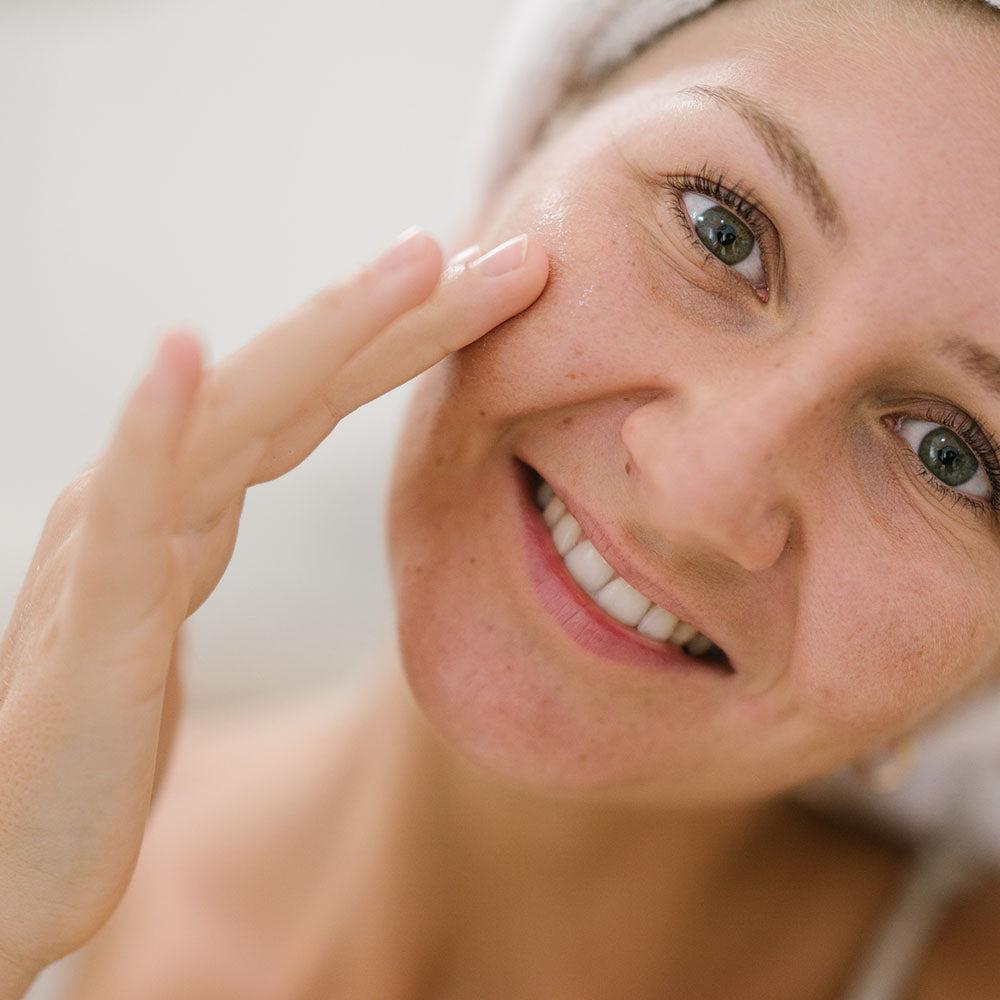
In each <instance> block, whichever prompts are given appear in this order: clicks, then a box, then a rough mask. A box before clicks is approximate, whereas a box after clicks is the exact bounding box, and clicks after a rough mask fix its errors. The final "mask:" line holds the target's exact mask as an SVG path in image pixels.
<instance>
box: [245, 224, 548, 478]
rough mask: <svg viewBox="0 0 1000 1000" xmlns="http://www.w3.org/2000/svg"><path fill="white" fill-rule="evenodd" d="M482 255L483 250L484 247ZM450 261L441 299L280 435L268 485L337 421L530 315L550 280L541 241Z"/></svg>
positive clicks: (267, 461)
mask: <svg viewBox="0 0 1000 1000" xmlns="http://www.w3.org/2000/svg"><path fill="white" fill-rule="evenodd" d="M476 249H478V248H476ZM462 256H463V255H458V257H457V258H453V260H452V261H450V262H449V266H448V268H447V269H446V270H445V272H444V275H443V276H442V278H441V281H440V283H439V284H438V286H437V288H436V289H435V290H434V294H433V295H431V296H430V298H428V299H427V300H426V301H425V302H423V303H421V304H420V305H419V306H417V307H416V308H414V309H411V310H410V311H409V312H407V313H405V314H404V315H402V316H401V317H399V318H398V319H397V320H395V322H393V323H391V324H390V325H389V326H388V327H387V328H386V329H385V330H384V331H383V332H382V333H380V334H379V335H378V336H377V337H375V338H374V339H372V341H371V342H370V343H369V344H368V345H367V346H365V347H364V348H363V349H362V350H361V351H359V352H358V353H357V354H356V355H355V356H354V357H353V358H351V360H350V361H349V362H348V363H347V364H346V365H344V367H343V368H342V369H341V370H340V371H339V372H338V373H336V375H335V376H334V377H333V378H332V379H331V380H330V382H329V384H328V385H327V387H326V389H325V391H324V392H323V394H322V396H321V397H320V398H319V399H318V400H316V401H315V402H314V403H313V404H312V405H311V406H309V407H308V408H307V409H305V410H304V412H303V413H302V414H301V416H299V417H298V418H297V419H296V420H295V421H293V422H292V423H290V424H289V425H288V426H287V427H285V428H283V429H282V431H281V433H280V434H278V435H276V436H275V438H274V440H273V441H272V444H271V447H270V448H269V449H268V452H267V454H266V455H265V456H264V458H263V460H262V461H261V464H260V466H259V468H258V469H257V471H256V473H255V475H254V482H266V481H267V480H269V479H273V478H275V477H276V476H280V475H283V474H284V473H285V472H287V471H288V470H289V469H291V468H294V467H295V466H296V465H297V464H298V463H299V462H301V461H302V460H303V459H304V458H305V457H306V456H307V455H308V454H309V453H310V452H311V451H312V450H313V449H314V448H316V446H317V445H318V444H319V443H320V442H321V441H322V440H323V439H324V438H325V437H326V436H327V435H328V434H329V433H330V431H331V430H332V429H333V428H334V426H335V425H336V423H337V421H338V420H339V419H340V418H341V417H343V416H345V415H346V414H348V413H350V412H351V411H352V410H355V409H357V407H359V406H362V405H363V404H364V403H367V402H368V401H370V400H372V399H375V398H376V397H378V396H381V395H382V394H383V393H386V392H388V391H389V390H390V389H393V388H395V387H396V386H398V385H401V384H402V383H404V382H406V381H408V380H409V379H411V378H413V377H414V376H415V375H418V374H419V373H420V372H422V371H424V370H426V369H427V368H429V367H431V366H432V365H434V364H436V363H437V362H438V361H440V360H441V359H442V358H444V357H445V356H447V355H448V354H450V353H452V352H454V351H457V350H459V349H460V348H462V347H465V346H466V345H468V344H470V343H472V342H473V341H475V340H477V339H478V338H479V337H482V336H483V335H484V334H485V333H487V332H489V331H490V330H493V329H495V328H496V327H497V326H499V325H500V324H501V323H503V322H505V321H506V320H508V319H510V318H511V317H512V316H515V315H516V314H517V313H519V312H521V311H523V310H524V309H526V308H527V307H528V306H529V305H531V303H532V302H534V301H535V299H537V298H538V296H539V295H540V294H541V292H542V289H543V288H544V287H545V283H546V281H547V279H548V256H547V255H546V253H545V251H544V250H543V249H542V247H541V245H540V243H539V242H538V241H537V240H535V239H532V238H530V237H527V236H521V237H515V238H514V239H511V240H507V241H505V242H504V243H501V244H500V245H499V246H498V247H496V248H495V249H494V250H492V251H490V252H487V253H486V254H482V255H475V254H471V253H469V252H468V251H467V252H466V253H465V255H464V256H465V259H464V260H463V259H460V258H461V257H462Z"/></svg>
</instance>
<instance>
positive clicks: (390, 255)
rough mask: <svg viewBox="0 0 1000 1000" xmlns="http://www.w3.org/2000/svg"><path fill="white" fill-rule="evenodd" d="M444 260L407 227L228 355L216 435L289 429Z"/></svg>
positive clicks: (429, 286) (428, 287) (222, 366)
mask: <svg viewBox="0 0 1000 1000" xmlns="http://www.w3.org/2000/svg"><path fill="white" fill-rule="evenodd" d="M441 257H442V255H441V248H440V247H439V246H438V244H437V242H436V241H435V240H434V239H433V238H432V237H430V236H429V235H427V234H426V233H423V232H421V231H420V230H418V229H416V228H415V227H414V228H412V229H408V230H406V232H404V233H402V234H400V236H399V237H397V239H396V241H395V242H394V243H393V244H392V246H390V247H389V248H388V249H387V250H386V251H385V253H383V254H382V255H381V256H380V257H379V258H377V259H376V260H375V261H374V262H373V263H371V264H369V265H367V266H363V267H360V268H358V269H357V270H356V271H355V272H354V273H353V274H351V275H349V276H348V277H347V278H346V279H344V280H342V281H338V282H335V283H334V284H331V285H329V286H327V287H326V288H323V289H321V290H320V291H319V292H317V293H316V294H315V295H313V296H312V297H311V298H309V299H308V300H307V301H306V302H305V303H303V304H302V305H301V306H299V307H298V308H296V309H295V310H293V311H292V312H291V313H289V314H288V315H287V316H285V317H284V318H282V319H280V320H279V321H277V322H276V323H273V324H272V325H271V326H269V327H268V328H267V329H265V330H264V331H263V332H262V333H260V334H258V335H257V336H256V337H254V339H253V340H251V341H250V342H249V343H248V344H246V345H244V346H243V347H242V348H240V349H239V350H237V351H236V352H234V353H233V354H231V355H229V356H228V357H226V358H224V359H223V360H222V361H221V362H219V364H218V365H216V366H215V367H214V368H213V369H212V372H211V375H210V379H209V383H208V385H207V386H206V388H207V389H208V395H209V403H210V405H211V408H212V415H211V425H212V433H213V435H214V434H216V433H217V434H219V435H220V437H221V438H222V439H224V440H229V441H230V442H232V441H234V440H236V441H238V440H239V439H241V438H244V439H245V438H248V437H250V438H256V437H260V436H263V435H267V434H270V433H272V432H273V431H274V430H276V429H277V428H279V427H281V426H282V425H283V424H285V423H286V422H287V421H288V420H289V419H291V418H292V417H293V416H295V415H296V414H297V413H298V412H299V411H301V409H302V408H303V407H304V405H305V404H306V403H307V402H308V400H310V399H311V398H312V397H314V396H316V395H317V394H318V393H319V392H320V391H321V390H322V389H323V387H324V386H326V385H327V384H328V383H329V381H330V379H331V378H332V377H333V376H334V375H335V374H336V372H337V371H338V370H339V369H340V368H341V367H342V366H343V365H344V364H346V363H347V361H349V360H350V358H351V357H352V356H353V355H354V354H355V353H356V352H358V351H359V350H361V349H362V348H363V347H364V346H365V344H367V343H368V342H369V341H370V340H371V339H372V338H373V337H375V336H376V335H377V334H378V333H379V332H380V331H381V330H382V329H383V328H384V327H386V326H387V325H388V324H389V323H391V322H392V321H393V320H394V319H396V318H397V317H398V316H400V315H401V314H403V313H404V312H406V311H407V310H409V309H412V308H413V307H414V306H416V305H418V304H419V303H421V302H423V301H424V300H425V299H426V298H427V297H428V296H429V295H430V294H431V292H432V291H433V290H434V288H435V286H436V285H437V282H438V279H439V277H440V273H441Z"/></svg>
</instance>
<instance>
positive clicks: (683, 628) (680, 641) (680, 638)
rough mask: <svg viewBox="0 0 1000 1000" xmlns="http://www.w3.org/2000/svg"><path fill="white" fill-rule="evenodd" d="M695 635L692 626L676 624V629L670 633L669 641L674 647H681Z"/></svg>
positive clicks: (694, 629) (682, 623) (684, 623)
mask: <svg viewBox="0 0 1000 1000" xmlns="http://www.w3.org/2000/svg"><path fill="white" fill-rule="evenodd" d="M697 634H698V630H697V629H696V628H695V627H694V626H693V625H688V623H687V622H678V623H677V628H675V629H674V630H673V632H671V633H670V641H671V642H672V643H674V645H675V646H683V645H684V643H686V642H690V641H691V640H692V639H693V638H694V637H695V636H696V635H697Z"/></svg>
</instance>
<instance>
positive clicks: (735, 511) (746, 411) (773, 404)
mask: <svg viewBox="0 0 1000 1000" xmlns="http://www.w3.org/2000/svg"><path fill="white" fill-rule="evenodd" d="M816 410H817V406H816V404H815V402H814V400H813V399H812V398H809V394H808V393H804V392H802V391H799V392H797V393H796V392H795V391H794V390H792V389H791V387H790V385H789V382H788V381H787V380H785V379H780V378H776V377H775V376H774V374H773V373H772V374H771V375H770V376H760V377H750V375H749V373H748V375H747V377H746V378H745V379H744V380H743V381H742V382H741V383H740V384H739V385H733V384H732V383H729V384H727V386H726V387H724V388H719V389H717V390H715V391H713V392H712V393H710V394H705V395H701V396H697V397H696V396H692V395H684V396H678V395H671V396H669V397H668V396H662V395H661V396H658V397H657V398H656V399H654V400H652V401H651V402H648V403H646V404H644V405H643V406H640V407H638V408H637V409H635V410H633V411H632V413H631V414H629V416H628V417H627V418H626V420H625V422H624V423H623V425H622V429H621V437H622V441H623V443H624V445H625V448H626V450H627V452H628V455H629V464H628V471H629V475H630V478H631V479H632V482H633V486H634V488H635V490H636V492H637V494H638V498H639V504H640V509H641V516H642V517H643V519H644V520H645V521H646V523H647V524H648V525H649V527H651V528H652V529H653V530H655V531H656V532H657V533H658V534H660V536H661V537H662V538H663V539H664V540H665V541H666V542H667V543H668V544H670V545H676V546H682V547H687V548H690V549H692V550H699V551H701V552H703V553H704V552H710V553H711V554H712V556H713V557H715V558H720V557H721V558H723V559H726V560H729V561H730V562H732V563H735V564H737V565H739V566H741V567H742V568H744V569H746V570H748V571H750V572H760V571H762V570H766V569H769V568H770V567H772V566H773V565H774V564H775V563H776V562H777V561H778V559H779V558H780V556H781V554H782V553H783V552H784V551H785V549H786V547H787V546H788V542H789V538H790V535H791V532H792V529H793V525H794V523H795V510H796V508H795V496H794V493H793V483H794V482H795V480H796V479H797V478H798V476H797V475H796V473H797V472H798V473H799V475H801V470H797V469H796V465H797V463H800V462H801V459H802V456H803V454H804V450H803V446H804V442H803V435H810V437H811V436H812V434H811V433H810V431H811V430H812V431H813V433H815V430H814V429H811V428H810V426H809V418H810V417H811V416H815V412H816Z"/></svg>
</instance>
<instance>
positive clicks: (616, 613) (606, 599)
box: [594, 576, 649, 628]
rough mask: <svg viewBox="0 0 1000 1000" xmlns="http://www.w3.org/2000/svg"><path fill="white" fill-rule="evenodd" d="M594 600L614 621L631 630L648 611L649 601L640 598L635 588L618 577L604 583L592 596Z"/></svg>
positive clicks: (640, 595)
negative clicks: (629, 627)
mask: <svg viewBox="0 0 1000 1000" xmlns="http://www.w3.org/2000/svg"><path fill="white" fill-rule="evenodd" d="M594 600H595V601H596V602H597V603H598V604H599V605H600V606H601V607H602V608H604V610H605V611H607V613H608V614H609V615H611V617H612V618H614V619H615V621H619V622H621V623H622V624H623V625H631V626H633V628H634V627H635V626H636V625H638V624H639V622H640V621H641V620H642V616H643V615H644V614H645V613H646V612H647V611H648V610H649V600H648V599H647V598H645V597H643V596H642V594H640V593H639V591H638V590H636V589H635V587H630V586H629V585H628V584H627V583H626V582H625V581H624V580H623V579H622V578H621V577H620V576H616V577H615V578H614V579H613V580H612V581H611V582H610V583H606V584H605V585H604V586H603V587H601V589H600V590H599V591H598V592H597V593H596V594H594Z"/></svg>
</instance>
